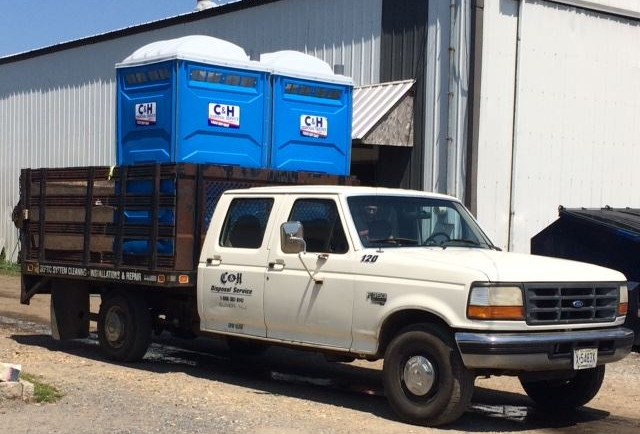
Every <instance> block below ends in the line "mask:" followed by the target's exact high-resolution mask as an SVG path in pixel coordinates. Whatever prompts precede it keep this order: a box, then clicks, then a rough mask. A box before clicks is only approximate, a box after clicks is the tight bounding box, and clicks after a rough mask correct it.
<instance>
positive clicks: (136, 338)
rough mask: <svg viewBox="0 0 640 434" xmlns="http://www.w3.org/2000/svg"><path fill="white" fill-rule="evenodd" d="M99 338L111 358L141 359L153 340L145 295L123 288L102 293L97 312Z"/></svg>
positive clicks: (130, 360)
mask: <svg viewBox="0 0 640 434" xmlns="http://www.w3.org/2000/svg"><path fill="white" fill-rule="evenodd" d="M98 342H99V343H100V348H101V349H102V351H103V352H104V353H105V355H106V356H107V357H108V358H110V359H112V360H116V361H118V362H135V361H138V360H140V359H142V357H143V356H144V355H145V353H146V352H147V349H148V348H149V345H150V344H151V313H150V311H149V307H148V306H147V303H146V302H145V300H144V298H142V297H141V296H139V295H137V294H133V293H126V294H125V293H121V292H114V293H109V294H106V295H105V296H103V299H102V303H101V304H100V311H99V312H98Z"/></svg>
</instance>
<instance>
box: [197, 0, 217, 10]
mask: <svg viewBox="0 0 640 434" xmlns="http://www.w3.org/2000/svg"><path fill="white" fill-rule="evenodd" d="M219 5H220V1H219V0H216V2H215V3H214V2H212V1H211V0H198V3H196V9H195V11H196V12H197V11H203V10H205V9H211V8H215V7H216V6H219Z"/></svg>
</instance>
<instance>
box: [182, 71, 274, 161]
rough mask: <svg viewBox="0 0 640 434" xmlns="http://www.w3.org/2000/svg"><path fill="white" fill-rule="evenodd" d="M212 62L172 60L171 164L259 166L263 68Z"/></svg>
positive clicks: (265, 138) (264, 117)
mask: <svg viewBox="0 0 640 434" xmlns="http://www.w3.org/2000/svg"><path fill="white" fill-rule="evenodd" d="M217 63H218V64H206V63H202V62H193V61H188V60H185V61H181V62H179V64H178V65H179V67H178V71H179V72H178V83H179V86H178V99H179V101H178V119H179V122H178V126H177V133H178V139H177V143H178V146H177V148H176V162H184V163H213V164H222V165H233V166H242V167H250V168H264V167H266V166H267V161H268V157H269V155H268V151H267V149H268V142H269V122H268V118H269V108H268V102H269V98H268V97H267V92H268V82H267V80H268V75H267V72H266V71H265V70H260V65H259V63H258V62H250V61H247V62H246V63H240V62H236V63H235V64H234V67H230V66H226V65H224V64H223V63H222V62H217ZM236 65H238V66H239V67H236Z"/></svg>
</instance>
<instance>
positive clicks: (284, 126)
mask: <svg viewBox="0 0 640 434" xmlns="http://www.w3.org/2000/svg"><path fill="white" fill-rule="evenodd" d="M260 61H261V63H262V64H263V65H265V66H266V67H268V68H269V70H270V72H271V74H272V75H271V86H272V93H273V97H272V101H273V102H272V104H273V105H272V136H271V167H272V168H274V169H278V170H294V171H296V170H300V171H309V172H321V173H327V174H332V175H348V174H349V168H350V157H351V155H350V153H351V113H352V90H353V82H352V80H351V79H350V78H348V77H344V76H341V75H336V74H334V73H333V71H332V70H331V67H330V66H329V65H328V64H327V63H326V62H324V61H322V60H320V59H318V58H316V57H313V56H310V55H307V54H304V53H300V52H295V51H280V52H276V53H269V54H264V55H262V56H261V58H260Z"/></svg>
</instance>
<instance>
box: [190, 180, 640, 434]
mask: <svg viewBox="0 0 640 434" xmlns="http://www.w3.org/2000/svg"><path fill="white" fill-rule="evenodd" d="M197 280H198V284H197V291H198V292H197V294H198V296H197V299H198V314H199V317H200V329H201V331H202V332H205V333H215V334H223V335H227V336H228V337H229V338H231V339H233V338H241V339H251V340H255V341H261V342H265V343H276V344H287V345H299V346H303V347H311V348H314V349H317V350H319V351H327V352H332V353H336V352H337V353H344V354H345V355H349V356H352V357H358V358H366V359H369V360H375V359H379V358H384V359H385V362H384V370H383V380H384V385H385V390H386V394H387V396H388V398H389V401H390V403H391V405H392V407H393V408H394V410H395V411H396V412H397V413H398V414H399V415H400V417H401V418H403V419H404V420H407V421H410V422H414V423H421V424H430V425H434V424H435V425H437V424H442V423H447V422H450V421H452V420H454V419H455V418H457V417H458V416H459V415H460V414H461V413H462V412H463V411H464V409H465V408H466V406H467V405H468V403H469V400H470V398H471V394H472V390H473V380H474V378H475V376H477V375H493V374H508V375H517V376H519V377H520V380H521V382H522V384H523V386H524V388H525V391H527V393H528V394H529V395H530V396H531V397H532V398H533V399H534V401H536V402H537V404H538V405H540V406H543V407H555V408H558V407H562V408H565V407H576V406H580V405H583V404H584V403H586V402H588V401H589V400H590V399H591V398H593V396H595V394H596V393H597V390H598V389H599V387H600V384H601V382H602V378H603V376H604V364H606V363H609V362H613V361H616V360H619V359H621V358H622V357H624V356H626V355H627V354H628V353H629V351H630V348H631V344H632V341H633V333H632V332H631V331H629V330H627V329H624V328H623V327H621V326H622V325H623V323H624V319H625V314H626V309H627V299H626V296H627V292H626V286H625V283H626V279H625V277H624V275H622V274H621V273H619V272H617V271H613V270H609V269H606V268H602V267H597V266H593V265H588V264H583V263H578V262H572V261H566V260H559V259H552V258H543V257H536V256H531V255H522V254H515V253H507V252H501V251H500V250H499V249H498V248H496V247H495V246H494V245H493V244H492V243H491V241H490V240H489V238H488V237H487V236H486V235H485V234H484V232H483V231H482V230H481V229H480V227H479V226H478V224H477V223H476V222H475V220H474V219H473V217H472V216H471V215H470V214H469V212H468V211H467V210H466V209H465V208H464V206H463V205H462V204H461V203H460V202H459V201H458V200H457V199H455V198H452V197H448V196H444V195H438V194H432V193H424V192H418V191H408V190H394V189H381V188H365V187H344V186H313V187H311V186H309V187H304V186H299V187H291V186H289V187H264V188H252V189H246V190H234V191H227V192H226V193H225V194H223V195H222V197H221V199H220V201H219V203H218V205H217V207H216V210H215V212H214V215H213V218H212V221H211V224H210V227H209V230H208V233H207V237H206V240H205V242H204V245H203V248H202V252H201V256H200V261H199V267H198V279H197Z"/></svg>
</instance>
